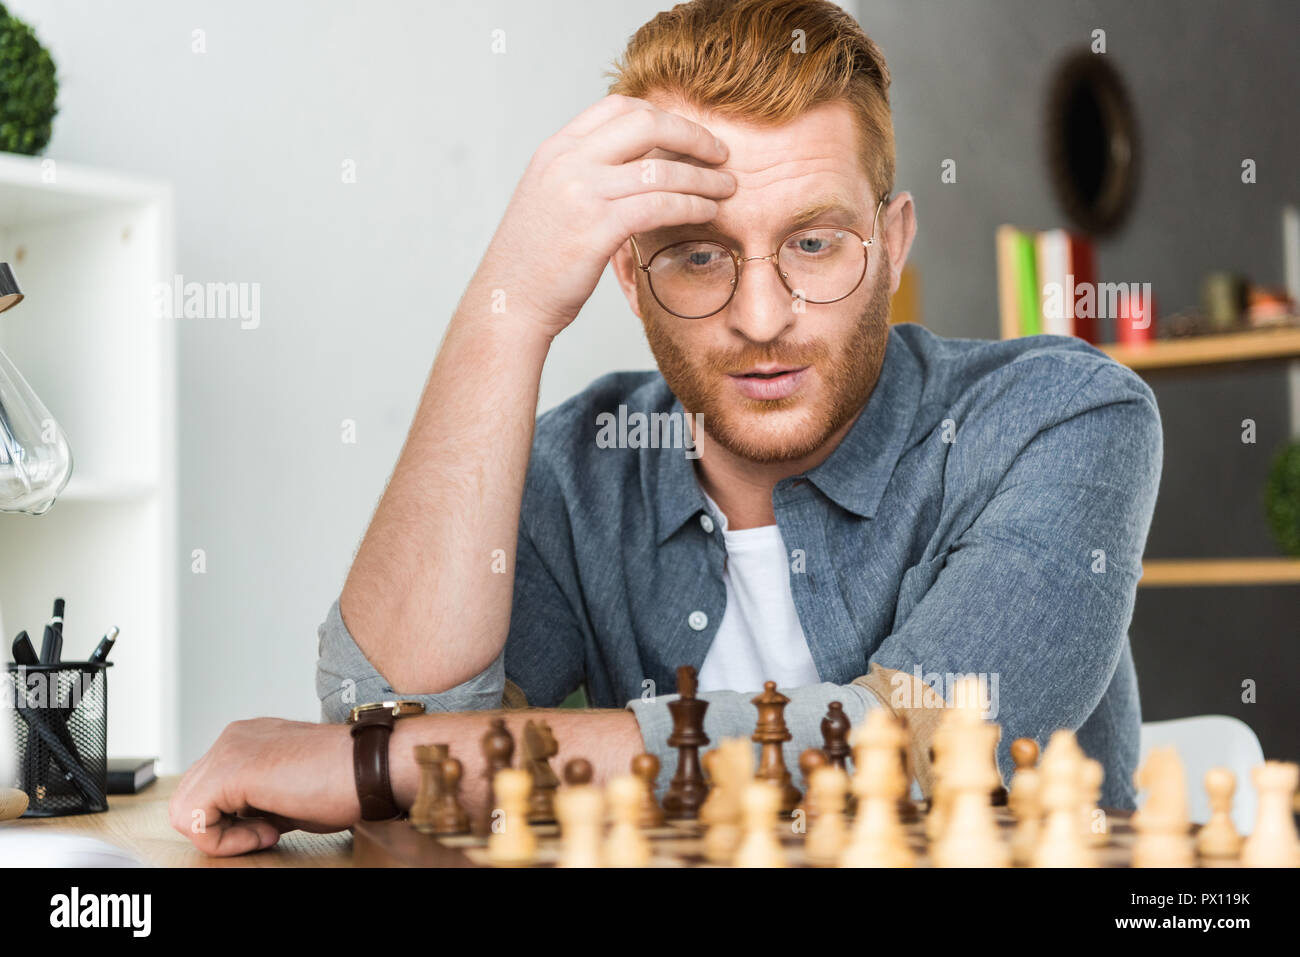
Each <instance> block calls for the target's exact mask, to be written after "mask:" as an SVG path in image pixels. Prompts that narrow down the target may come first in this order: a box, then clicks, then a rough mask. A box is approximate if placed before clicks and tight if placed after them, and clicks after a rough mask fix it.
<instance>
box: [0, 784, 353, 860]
mask: <svg viewBox="0 0 1300 957" xmlns="http://www.w3.org/2000/svg"><path fill="white" fill-rule="evenodd" d="M179 781H180V775H170V776H167V777H161V778H159V779H158V780H157V781H155V782H154V783H153V784H151V785H149V787H147V788H145V789H144V790H143V791H141V792H140V793H139V794H110V795H109V796H108V810H107V811H105V812H104V813H102V814H76V815H72V816H70V817H43V818H35V817H25V818H19V819H18V820H15V821H5V822H3V823H0V829H9V828H48V829H52V830H56V831H58V832H59V833H62V834H70V833H77V834H84V835H86V836H87V837H93V838H96V839H98V840H101V841H106V842H107V843H109V844H115V845H117V846H118V847H120V848H122V849H123V850H125V851H126V852H128V853H129V854H131V855H132V856H134V857H136V858H138V859H139V860H142V861H144V862H145V863H146V864H151V865H154V866H156V867H351V866H352V833H351V832H350V831H340V832H338V833H336V834H309V833H307V832H305V831H290V832H289V833H288V834H284V835H282V836H281V837H280V843H278V844H276V845H275V847H273V848H270V849H269V850H265V851H257V852H255V853H252V854H241V855H239V856H238V857H208V856H207V855H205V854H203V853H202V852H201V851H199V849H198V848H196V847H195V846H194V845H193V844H192V843H190V842H189V841H188V840H187V839H186V838H185V836H184V835H182V834H180V833H178V832H177V831H175V830H173V829H172V826H171V824H170V823H168V821H167V801H168V799H169V798H170V797H171V795H172V792H173V791H174V790H176V785H177V783H178V782H179Z"/></svg>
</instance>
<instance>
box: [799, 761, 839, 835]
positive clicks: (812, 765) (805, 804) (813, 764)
mask: <svg viewBox="0 0 1300 957" xmlns="http://www.w3.org/2000/svg"><path fill="white" fill-rule="evenodd" d="M827 766H830V767H834V766H835V765H832V764H831V763H830V759H829V758H828V757H827V756H826V752H825V751H823V750H822V749H821V748H805V749H804V752H803V754H801V755H799V773H800V774H801V775H802V776H803V783H804V796H803V800H802V801H800V802H799V806H798V807H797V808H795V813H798V812H799V811H803V814H804V818H805V821H806V823H807V824H809V825H811V824H812V822H813V821H815V820H816V819H817V815H818V814H819V813H820V808H818V807H817V802H816V801H815V800H814V799H813V797H812V791H811V789H809V788H808V782H809V781H811V780H812V776H813V772H814V771H816V770H817V769H818V768H824V767H827ZM841 770H843V769H842V768H841ZM846 780H847V777H846Z"/></svg>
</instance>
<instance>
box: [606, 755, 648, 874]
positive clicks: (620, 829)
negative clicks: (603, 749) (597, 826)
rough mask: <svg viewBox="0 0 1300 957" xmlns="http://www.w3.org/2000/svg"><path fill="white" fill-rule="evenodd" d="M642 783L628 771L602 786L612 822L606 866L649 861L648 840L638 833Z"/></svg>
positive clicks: (644, 863) (633, 865) (641, 865)
mask: <svg viewBox="0 0 1300 957" xmlns="http://www.w3.org/2000/svg"><path fill="white" fill-rule="evenodd" d="M644 794H645V784H644V783H643V782H642V781H641V779H640V778H638V777H636V776H634V775H631V774H622V775H619V776H618V777H616V778H614V779H613V780H611V781H610V782H609V784H608V785H607V786H606V788H605V803H606V804H607V805H608V807H609V812H610V817H611V818H612V819H613V822H614V823H613V826H612V827H610V830H609V837H608V838H606V840H605V866H606V867H646V866H647V865H649V863H650V842H649V841H647V840H646V838H645V835H644V834H642V833H641V823H640V821H641V801H642V798H643V796H644Z"/></svg>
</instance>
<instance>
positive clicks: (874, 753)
mask: <svg viewBox="0 0 1300 957" xmlns="http://www.w3.org/2000/svg"><path fill="white" fill-rule="evenodd" d="M905 740H906V732H905V731H904V730H903V728H902V726H901V725H900V724H899V723H898V719H897V718H896V717H894V714H893V712H891V711H889V710H887V709H885V708H875V709H872V710H871V711H870V712H869V713H868V714H867V720H866V721H865V722H864V723H863V724H862V726H861V727H860V728H859V729H858V731H857V733H856V734H855V736H854V738H853V764H854V768H855V771H854V774H853V785H852V786H853V793H854V794H855V795H856V796H857V799H858V813H857V817H856V818H855V819H854V821H853V830H852V833H851V835H850V838H849V843H848V846H847V847H845V848H844V851H843V853H842V854H841V856H840V867H911V866H913V865H914V864H915V863H916V861H915V855H914V854H913V853H912V849H911V847H910V846H909V845H908V842H907V832H906V831H905V830H904V829H903V825H902V824H901V823H900V821H899V819H898V799H899V798H901V797H902V796H903V795H904V794H905V793H907V785H908V781H907V775H906V773H905V771H904V769H903V763H902V755H901V752H900V750H899V749H900V748H901V746H902V744H903V743H904V741H905Z"/></svg>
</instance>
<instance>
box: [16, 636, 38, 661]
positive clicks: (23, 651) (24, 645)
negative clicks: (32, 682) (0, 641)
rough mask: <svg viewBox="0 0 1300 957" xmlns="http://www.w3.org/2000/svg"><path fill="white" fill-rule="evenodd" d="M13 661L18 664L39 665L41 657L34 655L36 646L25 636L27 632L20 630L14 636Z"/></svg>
mask: <svg viewBox="0 0 1300 957" xmlns="http://www.w3.org/2000/svg"><path fill="white" fill-rule="evenodd" d="M14 663H15V664H19V665H39V664H40V663H41V659H40V658H38V657H36V648H35V647H33V645H32V640H31V639H30V638H28V637H27V632H25V631H20V632H18V636H17V637H16V638H14Z"/></svg>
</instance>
